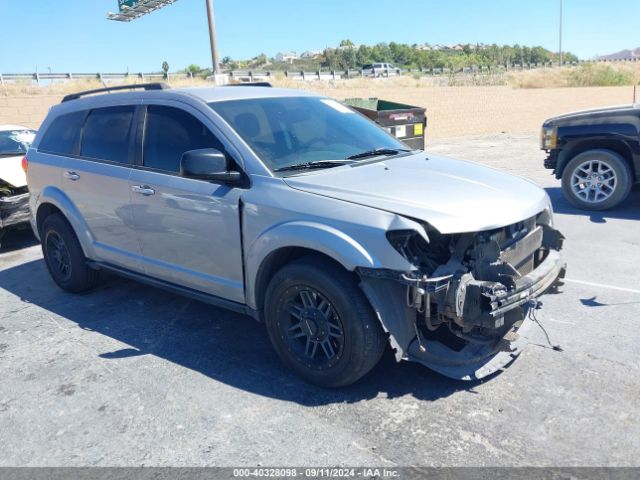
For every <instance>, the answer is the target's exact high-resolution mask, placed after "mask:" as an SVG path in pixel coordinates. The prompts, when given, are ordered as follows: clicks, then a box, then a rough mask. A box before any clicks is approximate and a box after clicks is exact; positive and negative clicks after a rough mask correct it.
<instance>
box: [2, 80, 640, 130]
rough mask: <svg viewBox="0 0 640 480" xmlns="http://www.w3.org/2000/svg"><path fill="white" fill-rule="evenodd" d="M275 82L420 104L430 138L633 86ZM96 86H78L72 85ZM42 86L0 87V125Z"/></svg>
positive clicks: (21, 112)
mask: <svg viewBox="0 0 640 480" xmlns="http://www.w3.org/2000/svg"><path fill="white" fill-rule="evenodd" d="M275 83H276V85H282V86H286V87H294V88H305V89H310V90H314V91H317V92H319V93H321V94H323V95H327V96H330V97H334V98H336V99H339V100H341V99H344V98H349V97H379V98H384V99H387V100H395V101H398V102H402V103H409V104H412V105H418V106H421V107H424V108H426V109H427V115H428V118H429V126H428V128H427V135H428V137H429V138H430V139H442V138H450V137H458V136H467V135H480V134H498V133H502V132H507V133H519V132H533V131H537V130H538V129H539V128H540V125H541V124H542V122H543V121H544V120H545V119H546V118H549V117H552V116H554V115H559V114H561V113H565V112H570V111H575V110H582V109H585V108H594V107H598V106H606V105H617V104H630V103H631V102H632V100H633V87H592V88H544V89H514V88H511V87H504V86H501V87H427V86H423V85H422V84H421V83H420V82H418V81H417V80H413V79H411V78H402V79H397V80H394V79H388V80H387V79H377V80H370V79H364V80H363V79H354V80H349V81H336V82H301V81H293V80H285V81H281V80H278V81H276V82H275ZM185 85H188V84H185ZM196 85H198V86H201V85H202V84H201V83H199V84H196ZM96 87H97V85H91V86H90V87H88V86H87V85H80V86H79V87H78V89H80V90H81V89H86V88H96ZM57 88H58V87H55V88H54V90H53V91H56V89H57ZM65 88H67V89H68V88H70V87H65ZM47 91H48V90H47V88H43V89H41V90H39V92H40V94H38V95H28V96H20V95H18V96H14V95H10V96H2V95H1V91H0V124H3V123H8V124H15V123H17V124H24V125H26V126H28V127H32V128H38V126H39V125H40V122H41V121H42V120H43V119H44V117H45V115H46V113H47V111H48V109H49V107H50V106H51V105H54V104H56V103H59V102H60V100H61V98H62V97H61V95H47V94H46V92H47ZM452 112H455V113H452Z"/></svg>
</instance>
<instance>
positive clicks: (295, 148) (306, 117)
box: [209, 97, 407, 171]
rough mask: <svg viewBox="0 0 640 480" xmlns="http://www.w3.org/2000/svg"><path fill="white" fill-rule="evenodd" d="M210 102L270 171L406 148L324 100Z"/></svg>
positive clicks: (368, 123) (371, 125)
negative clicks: (375, 151) (371, 152)
mask: <svg viewBox="0 0 640 480" xmlns="http://www.w3.org/2000/svg"><path fill="white" fill-rule="evenodd" d="M209 105H210V106H211V108H212V109H213V110H215V111H216V112H217V113H218V114H220V116H222V118H224V120H225V121H226V122H227V123H228V124H229V125H230V126H231V127H232V128H233V129H235V131H236V132H237V133H238V135H240V136H241V137H242V138H243V140H244V141H245V142H247V144H248V145H249V146H250V147H251V148H252V149H253V151H254V152H255V153H256V154H257V155H258V156H259V157H260V158H261V159H262V160H263V161H264V163H265V164H266V165H267V166H268V167H269V168H270V169H271V170H272V171H275V170H280V169H283V167H289V166H292V165H300V164H308V163H310V162H322V161H330V160H346V159H348V158H349V157H351V156H353V155H357V154H360V153H362V152H369V151H372V150H379V149H380V150H385V149H386V150H399V151H403V150H406V148H407V147H406V146H405V145H403V144H402V143H400V142H399V141H398V140H396V139H395V138H394V137H392V136H391V135H389V134H388V133H386V132H385V131H384V130H382V129H381V128H380V127H378V126H377V125H376V124H375V123H373V122H371V121H370V120H368V119H366V118H365V117H363V116H362V115H360V114H359V113H356V112H355V111H353V110H351V109H350V108H349V107H346V106H344V105H342V104H341V103H339V102H337V101H335V100H330V99H328V98H318V97H283V98H257V99H256V98H252V99H247V100H231V101H224V102H214V103H210V104H209ZM320 166H326V168H329V166H330V164H329V162H327V164H326V165H320Z"/></svg>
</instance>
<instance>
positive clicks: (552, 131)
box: [540, 127, 558, 150]
mask: <svg viewBox="0 0 640 480" xmlns="http://www.w3.org/2000/svg"><path fill="white" fill-rule="evenodd" d="M557 146H558V127H542V132H541V134H540V148H541V149H542V150H553V149H555V148H556V147H557Z"/></svg>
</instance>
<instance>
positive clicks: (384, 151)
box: [347, 148, 411, 160]
mask: <svg viewBox="0 0 640 480" xmlns="http://www.w3.org/2000/svg"><path fill="white" fill-rule="evenodd" d="M410 151H411V150H408V149H406V148H376V149H375V150H367V151H366V152H362V153H356V154H355V155H351V156H350V157H347V160H357V159H358V158H368V157H377V156H379V155H397V154H399V153H402V152H410Z"/></svg>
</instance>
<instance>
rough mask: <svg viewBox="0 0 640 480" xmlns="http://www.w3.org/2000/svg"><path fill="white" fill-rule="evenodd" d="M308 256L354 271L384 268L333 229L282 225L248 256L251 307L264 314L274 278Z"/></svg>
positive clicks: (262, 238)
mask: <svg viewBox="0 0 640 480" xmlns="http://www.w3.org/2000/svg"><path fill="white" fill-rule="evenodd" d="M305 255H315V256H320V257H322V258H325V259H328V260H329V261H331V262H333V263H335V264H337V265H339V266H340V267H342V268H343V269H345V270H346V271H350V272H353V271H354V270H355V269H356V267H359V266H362V267H369V268H373V267H376V266H379V265H380V262H379V261H378V260H377V259H376V258H375V257H374V256H373V255H372V254H371V253H370V252H368V251H367V250H366V249H365V248H364V247H363V246H362V245H360V244H359V243H358V242H357V241H356V240H354V239H353V238H351V237H349V236H347V235H346V234H345V233H344V232H341V231H339V230H337V229H334V228H333V227H330V226H327V225H321V224H314V223H311V222H291V223H287V224H282V225H278V226H276V227H274V228H272V229H270V230H269V231H267V232H265V233H263V234H262V235H261V236H260V237H259V238H258V239H257V240H256V241H254V242H253V244H252V246H251V248H249V249H248V251H247V253H246V272H245V275H246V285H247V289H246V300H247V304H248V305H249V306H250V307H251V308H253V309H256V310H257V311H258V312H261V310H262V307H263V304H264V292H265V291H266V288H267V285H268V283H269V281H270V280H271V278H272V277H273V275H274V274H275V273H276V272H277V271H278V270H279V269H280V268H282V267H283V266H284V265H286V264H287V263H289V262H291V261H293V260H295V259H297V258H300V257H302V256H305Z"/></svg>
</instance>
